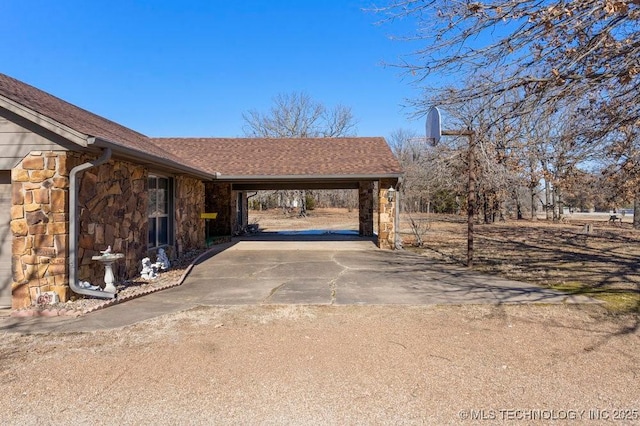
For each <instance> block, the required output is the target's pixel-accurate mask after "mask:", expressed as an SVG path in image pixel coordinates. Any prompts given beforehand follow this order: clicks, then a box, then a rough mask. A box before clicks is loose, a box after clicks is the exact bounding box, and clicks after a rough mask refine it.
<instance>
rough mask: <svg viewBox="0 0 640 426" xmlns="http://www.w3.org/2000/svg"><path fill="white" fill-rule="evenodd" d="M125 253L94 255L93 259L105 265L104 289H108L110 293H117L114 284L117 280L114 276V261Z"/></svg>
mask: <svg viewBox="0 0 640 426" xmlns="http://www.w3.org/2000/svg"><path fill="white" fill-rule="evenodd" d="M123 257H124V254H122V253H105V254H103V255H102V256H93V257H92V258H91V260H97V261H98V262H100V263H102V264H103V265H104V284H105V286H104V289H103V290H104V291H108V292H109V293H115V292H116V291H117V290H116V286H115V285H113V282H114V281H115V279H114V276H113V267H112V265H113V262H115V261H116V260H118V259H122V258H123Z"/></svg>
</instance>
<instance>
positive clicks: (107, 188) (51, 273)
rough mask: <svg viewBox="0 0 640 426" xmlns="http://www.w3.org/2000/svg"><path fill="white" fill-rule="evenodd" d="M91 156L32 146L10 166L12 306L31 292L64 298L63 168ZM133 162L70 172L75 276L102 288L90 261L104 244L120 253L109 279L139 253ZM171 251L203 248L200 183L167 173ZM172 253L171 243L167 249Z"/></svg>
mask: <svg viewBox="0 0 640 426" xmlns="http://www.w3.org/2000/svg"><path fill="white" fill-rule="evenodd" d="M93 159H95V156H93V157H92V156H88V155H85V154H80V153H74V152H67V151H52V152H40V151H33V152H31V153H30V154H29V155H27V156H26V157H25V158H24V159H23V160H22V161H21V162H20V163H19V164H18V165H17V166H16V167H15V168H14V169H12V171H11V178H12V207H11V232H12V234H13V243H12V265H13V284H12V296H13V297H12V300H13V302H12V305H13V308H14V309H19V308H22V307H26V306H29V305H31V304H33V302H34V301H35V300H36V298H37V294H38V292H45V291H54V292H56V293H57V294H58V296H59V297H60V300H61V301H66V300H68V299H69V298H70V297H71V291H70V288H69V286H68V284H69V266H68V244H69V207H68V206H69V173H70V171H71V169H72V168H73V167H75V166H77V165H80V164H82V163H84V162H86V161H89V160H93ZM148 175H149V171H148V170H147V169H146V168H145V167H144V166H141V165H137V164H133V163H129V162H124V161H115V160H112V161H109V162H108V163H106V164H103V165H101V166H98V167H93V168H90V169H87V170H85V171H83V172H81V173H79V174H78V188H79V189H78V234H79V236H78V242H77V253H78V259H77V265H78V275H77V277H78V279H81V280H86V281H89V282H91V283H92V284H99V285H102V284H103V282H104V269H103V267H102V265H100V264H98V263H97V262H94V261H92V260H91V257H92V256H95V255H98V254H99V253H100V251H101V250H105V249H106V248H107V247H108V246H109V245H111V247H112V250H113V251H114V252H116V253H124V255H125V258H124V259H123V260H121V261H118V262H116V263H115V264H114V273H115V275H116V280H121V279H125V278H130V277H135V276H137V275H139V269H140V260H141V259H142V258H143V257H145V256H147V255H148V253H147V232H148V228H147V203H148V191H147V189H148V188H147V178H148ZM174 207H175V217H174V219H175V228H174V229H175V241H176V246H177V247H176V250H177V254H178V255H180V254H182V253H183V252H184V251H188V250H191V249H197V248H202V247H204V243H205V241H204V221H203V220H202V219H200V213H201V212H202V211H203V209H204V184H203V183H202V182H201V181H200V180H198V179H194V178H189V177H184V176H178V177H176V178H175V200H174ZM168 251H169V252H170V254H172V253H173V252H174V250H173V249H172V248H169V250H168Z"/></svg>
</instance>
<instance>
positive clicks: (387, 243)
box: [378, 180, 396, 249]
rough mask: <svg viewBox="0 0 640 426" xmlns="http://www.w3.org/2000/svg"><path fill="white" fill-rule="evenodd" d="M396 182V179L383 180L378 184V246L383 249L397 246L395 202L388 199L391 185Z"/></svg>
mask: <svg viewBox="0 0 640 426" xmlns="http://www.w3.org/2000/svg"><path fill="white" fill-rule="evenodd" d="M394 184H396V181H391V180H381V181H380V184H379V186H378V188H379V200H378V246H379V247H380V248H383V249H393V248H394V247H395V244H394V238H395V232H396V230H395V227H394V218H395V203H394V202H391V203H390V202H389V200H388V199H387V195H388V192H389V187H391V186H393V185H394Z"/></svg>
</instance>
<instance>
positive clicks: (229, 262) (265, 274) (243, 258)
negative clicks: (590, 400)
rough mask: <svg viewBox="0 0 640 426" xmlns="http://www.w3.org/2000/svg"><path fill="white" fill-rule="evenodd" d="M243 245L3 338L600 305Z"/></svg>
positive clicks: (344, 255)
mask: <svg viewBox="0 0 640 426" xmlns="http://www.w3.org/2000/svg"><path fill="white" fill-rule="evenodd" d="M303 239H304V240H301V239H300V237H299V236H293V237H291V239H288V238H283V237H282V236H280V237H278V238H268V237H266V238H265V237H264V236H262V237H261V238H258V239H255V240H251V239H245V240H236V241H235V242H233V243H230V244H225V245H221V246H217V247H216V248H215V249H214V250H212V251H211V252H210V253H209V255H208V256H206V257H203V258H201V259H200V260H199V262H198V263H197V264H196V265H195V266H194V267H193V269H192V271H191V273H190V274H189V275H188V276H187V278H186V280H185V281H184V283H183V284H182V285H181V286H178V287H174V288H170V289H167V290H164V291H160V292H157V293H153V294H149V295H146V296H144V297H140V298H137V299H134V300H130V301H127V302H125V303H121V304H117V305H114V306H110V307H108V308H107V309H102V310H99V311H96V312H93V313H91V314H89V315H86V316H83V317H80V318H73V319H70V318H68V317H56V318H31V319H22V318H6V319H4V320H3V321H2V323H0V331H2V330H4V331H14V332H24V333H48V332H60V331H65V332H83V331H93V330H100V329H113V328H118V327H123V326H128V325H131V324H135V323H138V322H140V321H144V320H148V319H151V318H156V317H159V316H162V315H166V314H171V313H176V312H181V311H186V310H188V309H192V308H195V307H198V306H217V305H278V304H292V305H309V304H311V305H399V304H400V305H434V304H445V305H446V304H456V305H460V304H492V305H496V304H513V303H593V302H594V301H593V300H592V299H589V298H587V297H584V296H571V295H567V294H565V293H561V292H556V291H553V290H549V289H544V288H541V287H537V286H534V285H530V284H526V283H522V282H517V281H509V280H505V279H500V278H498V277H495V276H490V275H483V274H479V273H474V272H472V271H468V270H466V269H465V268H463V267H454V266H451V265H442V264H438V263H435V262H433V261H429V260H427V259H424V258H422V257H421V256H419V255H417V254H412V253H409V252H406V251H387V250H380V249H378V248H377V247H376V246H375V244H374V243H373V242H372V241H369V240H363V239H357V238H353V237H342V236H329V237H326V236H314V237H304V238H303Z"/></svg>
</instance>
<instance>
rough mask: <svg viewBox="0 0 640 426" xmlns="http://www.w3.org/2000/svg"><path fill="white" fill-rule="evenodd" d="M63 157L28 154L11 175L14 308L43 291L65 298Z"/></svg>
mask: <svg viewBox="0 0 640 426" xmlns="http://www.w3.org/2000/svg"><path fill="white" fill-rule="evenodd" d="M68 155H69V154H68V153H67V152H64V151H61V152H55V151H49V152H41V151H32V152H31V153H30V154H29V155H27V156H26V157H25V158H24V159H23V160H22V161H21V162H20V163H19V164H18V165H17V166H16V167H15V168H13V169H12V170H11V181H12V184H11V186H12V197H11V198H12V207H11V232H12V235H13V242H12V272H13V283H12V287H11V290H12V296H13V308H21V307H24V306H28V305H30V304H31V301H32V300H35V299H36V298H37V295H38V293H40V292H45V291H55V292H56V293H57V294H58V296H59V297H60V299H61V300H67V299H68V297H69V287H68V277H69V276H68V265H67V250H68V247H67V244H68V239H69V236H68V235H69V217H68V214H67V204H68V192H69V191H68V189H69V166H68V159H69V157H68Z"/></svg>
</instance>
